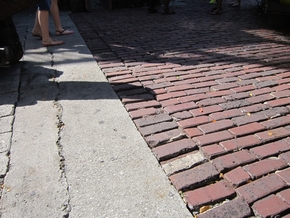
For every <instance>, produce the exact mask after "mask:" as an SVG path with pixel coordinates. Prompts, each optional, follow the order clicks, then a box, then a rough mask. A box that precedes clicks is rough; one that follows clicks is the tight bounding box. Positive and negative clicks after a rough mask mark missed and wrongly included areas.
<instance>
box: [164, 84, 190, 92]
mask: <svg viewBox="0 0 290 218" xmlns="http://www.w3.org/2000/svg"><path fill="white" fill-rule="evenodd" d="M186 89H192V85H190V84H184V85H175V86H171V87H167V88H166V90H168V91H169V92H175V91H183V90H186Z"/></svg>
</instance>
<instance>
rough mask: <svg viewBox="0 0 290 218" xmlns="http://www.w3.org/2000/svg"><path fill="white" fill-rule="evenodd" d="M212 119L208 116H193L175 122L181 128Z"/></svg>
mask: <svg viewBox="0 0 290 218" xmlns="http://www.w3.org/2000/svg"><path fill="white" fill-rule="evenodd" d="M211 121H212V119H211V118H210V117H208V116H201V117H194V118H190V119H186V120H181V121H178V122H177V124H178V125H179V126H180V127H181V128H188V127H195V126H198V125H201V124H204V123H209V122H211Z"/></svg>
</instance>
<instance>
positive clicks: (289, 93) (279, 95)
mask: <svg viewBox="0 0 290 218" xmlns="http://www.w3.org/2000/svg"><path fill="white" fill-rule="evenodd" d="M271 95H273V96H274V97H275V98H283V97H289V96H290V90H283V91H279V92H272V93H271Z"/></svg>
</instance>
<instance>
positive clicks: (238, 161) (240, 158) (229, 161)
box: [212, 150, 256, 172]
mask: <svg viewBox="0 0 290 218" xmlns="http://www.w3.org/2000/svg"><path fill="white" fill-rule="evenodd" d="M255 159H256V158H255V157H254V156H253V155H252V154H251V153H249V152H248V151H246V150H241V151H238V152H234V153H231V154H226V155H223V156H221V157H218V158H215V159H214V160H212V164H213V165H214V166H215V167H216V169H217V170H218V171H219V172H224V171H226V170H229V169H233V168H234V167H237V166H239V165H245V164H247V163H249V162H253V161H254V160H255Z"/></svg>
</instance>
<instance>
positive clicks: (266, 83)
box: [254, 80, 279, 89]
mask: <svg viewBox="0 0 290 218" xmlns="http://www.w3.org/2000/svg"><path fill="white" fill-rule="evenodd" d="M278 84H279V83H278V82H277V81H274V80H270V81H263V82H257V83H254V85H255V86H256V87H257V88H258V89H261V88H264V87H272V86H276V85H278Z"/></svg>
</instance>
